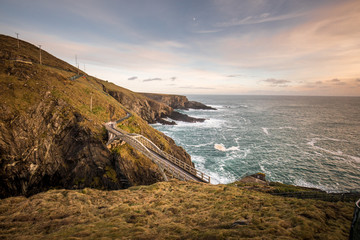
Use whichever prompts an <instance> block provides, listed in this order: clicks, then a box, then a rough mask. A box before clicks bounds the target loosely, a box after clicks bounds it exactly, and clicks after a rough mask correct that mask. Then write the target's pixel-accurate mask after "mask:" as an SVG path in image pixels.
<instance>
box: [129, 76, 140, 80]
mask: <svg viewBox="0 0 360 240" xmlns="http://www.w3.org/2000/svg"><path fill="white" fill-rule="evenodd" d="M137 78H138V77H135V76H134V77H130V78H128V80H129V81H133V80H136V79H137Z"/></svg>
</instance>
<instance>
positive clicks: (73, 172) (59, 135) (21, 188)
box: [0, 94, 129, 198]
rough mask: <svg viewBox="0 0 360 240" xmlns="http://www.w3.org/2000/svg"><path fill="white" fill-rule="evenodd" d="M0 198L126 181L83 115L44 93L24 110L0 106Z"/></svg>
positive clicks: (122, 185)
mask: <svg viewBox="0 0 360 240" xmlns="http://www.w3.org/2000/svg"><path fill="white" fill-rule="evenodd" d="M1 111H2V112H4V113H5V114H3V115H2V116H1V125H0V133H1V135H0V157H1V161H0V197H2V198H3V197H8V196H14V195H31V194H35V193H37V192H40V191H44V190H47V189H49V188H54V187H60V188H69V189H74V188H83V187H86V186H88V187H96V188H103V189H120V188H125V187H127V186H128V185H129V183H128V181H127V179H126V178H125V176H124V175H123V174H122V172H121V171H120V169H119V168H118V167H117V165H116V164H115V160H116V159H114V158H113V157H112V156H111V153H110V152H109V151H108V150H107V149H106V147H105V146H104V144H103V143H102V141H101V139H99V137H98V136H95V135H94V134H93V133H92V132H91V131H90V130H89V129H88V128H86V127H85V126H83V125H82V122H83V121H84V119H83V117H82V116H81V115H80V114H78V113H76V112H73V111H71V107H70V106H68V105H67V104H66V103H65V102H63V101H61V100H60V101H58V100H54V99H52V97H51V96H50V94H47V95H46V96H45V97H44V99H43V100H42V101H41V102H40V103H39V104H38V105H37V106H36V107H34V109H32V110H30V111H29V113H28V114H26V115H24V114H22V115H16V114H14V113H11V112H8V109H7V108H6V106H5V105H1Z"/></svg>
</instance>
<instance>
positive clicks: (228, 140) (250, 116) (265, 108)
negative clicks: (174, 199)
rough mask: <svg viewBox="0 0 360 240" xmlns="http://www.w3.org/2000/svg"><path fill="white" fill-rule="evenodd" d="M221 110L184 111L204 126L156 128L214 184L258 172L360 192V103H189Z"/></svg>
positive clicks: (221, 99) (279, 99) (236, 99)
mask: <svg viewBox="0 0 360 240" xmlns="http://www.w3.org/2000/svg"><path fill="white" fill-rule="evenodd" d="M188 98H189V100H194V101H199V102H201V103H204V104H206V105H210V106H212V107H215V108H217V109H218V110H216V111H214V110H189V111H181V112H183V113H186V114H188V115H190V116H192V117H198V118H205V119H206V121H205V122H203V123H184V122H177V125H175V126H168V125H160V124H153V125H152V126H153V127H154V128H156V129H158V130H160V131H161V132H163V133H165V134H166V135H168V136H170V137H171V138H173V139H174V140H175V142H176V144H177V145H179V146H182V147H183V148H184V149H185V150H186V151H187V152H188V153H189V154H190V155H191V158H192V161H193V162H194V164H195V166H196V168H197V169H199V170H201V171H203V172H205V173H207V174H208V175H210V176H211V182H212V183H214V184H218V183H230V182H233V181H236V180H238V179H241V178H242V177H244V176H246V175H250V174H254V173H257V172H263V173H265V174H266V178H267V179H268V180H270V181H276V182H282V183H286V184H294V185H298V186H305V187H313V188H318V189H322V190H325V191H327V192H348V191H359V190H360V98H358V97H299V96H218V95H212V96H204V95H192V96H188Z"/></svg>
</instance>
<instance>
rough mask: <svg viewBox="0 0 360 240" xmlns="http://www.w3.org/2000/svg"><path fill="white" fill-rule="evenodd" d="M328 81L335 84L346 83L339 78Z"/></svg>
mask: <svg viewBox="0 0 360 240" xmlns="http://www.w3.org/2000/svg"><path fill="white" fill-rule="evenodd" d="M328 82H330V83H332V84H334V85H339V86H342V85H346V82H343V81H341V80H340V79H338V78H334V79H331V80H329V81H328Z"/></svg>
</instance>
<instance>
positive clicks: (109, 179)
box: [0, 35, 191, 198]
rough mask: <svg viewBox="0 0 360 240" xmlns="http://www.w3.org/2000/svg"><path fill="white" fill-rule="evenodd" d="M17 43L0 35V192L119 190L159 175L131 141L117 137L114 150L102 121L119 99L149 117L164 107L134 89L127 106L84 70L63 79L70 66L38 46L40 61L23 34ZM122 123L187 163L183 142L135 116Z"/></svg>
mask: <svg viewBox="0 0 360 240" xmlns="http://www.w3.org/2000/svg"><path fill="white" fill-rule="evenodd" d="M21 46H22V47H21V48H20V49H18V48H17V41H16V39H14V38H10V37H6V36H3V35H0V112H1V114H0V198H4V197H8V196H15V195H32V194H34V193H37V192H40V191H44V190H47V189H49V188H68V189H75V188H84V187H93V188H99V189H121V188H126V187H128V186H131V185H139V184H152V183H155V182H157V181H162V180H163V177H162V175H161V172H160V170H159V169H158V167H157V166H156V164H154V163H152V162H151V161H150V160H149V159H146V158H145V157H143V156H142V155H141V154H140V153H138V152H136V151H135V150H134V149H133V148H132V147H131V146H129V145H127V144H122V143H119V146H120V148H121V149H119V151H117V149H116V148H117V147H115V148H110V149H108V148H107V147H106V145H105V143H106V142H107V139H106V138H107V133H106V131H105V129H104V128H103V126H102V124H103V123H105V122H106V121H109V117H110V116H112V117H113V118H115V119H120V118H122V117H124V116H125V115H126V112H125V111H124V110H123V105H121V104H120V102H125V103H127V106H128V107H129V110H131V111H132V110H133V111H136V112H139V113H140V114H142V115H144V116H147V118H148V119H156V118H157V117H158V116H161V115H162V114H167V113H168V112H169V111H171V108H170V107H168V106H166V105H164V104H162V103H157V102H155V101H154V100H149V101H147V102H144V101H143V100H142V98H144V97H142V96H137V95H136V94H134V95H132V98H133V101H135V102H137V103H138V104H134V105H132V102H131V101H128V102H126V99H127V98H125V97H123V96H122V95H121V94H120V93H119V94H118V95H116V93H113V95H114V96H117V97H118V99H114V98H113V97H111V96H110V95H109V94H107V93H105V92H104V91H103V89H102V87H103V86H102V84H100V83H99V80H98V79H95V78H93V77H91V76H87V75H84V76H83V77H81V78H78V79H76V80H70V78H71V77H72V76H74V75H76V74H77V69H75V68H74V67H72V66H70V65H69V64H67V63H65V62H63V61H61V60H59V59H57V58H55V57H54V56H51V55H50V54H48V53H46V52H45V51H44V52H43V54H44V59H43V64H42V65H39V64H38V63H37V59H36V56H37V55H38V49H37V48H36V47H35V46H33V45H31V44H29V43H25V42H22V41H21ZM25 46H26V47H25ZM19 58H21V59H23V60H24V59H25V60H26V61H25V60H24V61H25V62H22V61H17V59H19ZM103 82H104V81H103ZM124 91H125V92H126V91H127V92H131V91H129V90H126V89H125V90H124ZM138 97H139V99H137V98H138ZM130 98H131V96H130ZM90 99H91V101H92V107H89V103H90ZM119 100H120V101H119ZM110 106H111V108H110ZM110 109H112V110H110ZM146 109H154V111H153V112H151V111H150V112H149V111H146ZM122 124H123V126H124V127H125V128H129V129H131V128H136V129H138V130H139V132H140V133H141V134H144V135H145V136H146V137H148V138H150V139H151V140H152V141H153V142H154V143H155V144H157V145H158V146H159V147H160V148H162V149H163V150H164V151H166V152H168V153H170V154H173V155H174V156H176V157H177V158H179V159H181V160H183V161H186V162H188V163H189V164H191V160H190V156H189V155H188V154H187V153H186V152H185V151H184V149H182V148H181V147H178V146H176V145H175V143H174V141H173V140H172V139H170V138H168V137H166V136H164V135H163V134H162V133H160V132H158V131H156V130H155V129H153V128H152V127H150V126H149V125H148V124H147V123H146V122H145V121H143V120H142V119H140V118H139V117H137V116H134V117H133V118H132V122H131V123H130V122H129V121H128V122H124V123H122Z"/></svg>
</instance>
